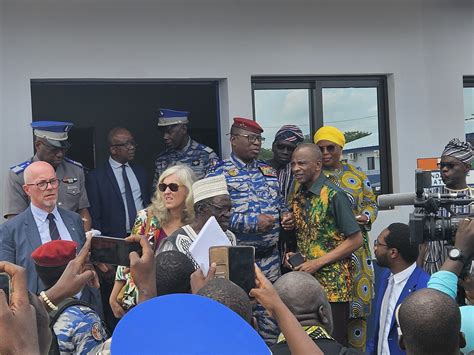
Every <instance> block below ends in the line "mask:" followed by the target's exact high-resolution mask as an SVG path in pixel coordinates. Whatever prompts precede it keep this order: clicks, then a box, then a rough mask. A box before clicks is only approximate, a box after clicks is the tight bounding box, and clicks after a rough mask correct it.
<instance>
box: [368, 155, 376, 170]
mask: <svg viewBox="0 0 474 355" xmlns="http://www.w3.org/2000/svg"><path fill="white" fill-rule="evenodd" d="M367 170H375V158H374V157H367Z"/></svg>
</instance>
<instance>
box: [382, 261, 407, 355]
mask: <svg viewBox="0 0 474 355" xmlns="http://www.w3.org/2000/svg"><path fill="white" fill-rule="evenodd" d="M415 268H416V263H413V264H412V265H410V266H409V267H407V268H406V269H405V270H403V271H400V272H398V273H396V274H390V277H389V279H388V285H387V288H386V289H385V293H384V295H383V299H382V306H381V307H380V319H379V341H378V344H377V354H378V355H390V348H389V346H388V334H389V333H390V325H391V324H392V319H393V316H394V313H393V312H394V311H395V305H396V304H397V301H398V299H399V298H400V295H401V294H402V291H403V288H404V287H405V285H406V283H407V281H408V279H409V278H410V276H411V274H412V273H413V271H415Z"/></svg>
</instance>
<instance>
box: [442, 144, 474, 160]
mask: <svg viewBox="0 0 474 355" xmlns="http://www.w3.org/2000/svg"><path fill="white" fill-rule="evenodd" d="M472 155H473V154H472V146H471V144H470V143H469V142H461V141H460V140H459V139H457V138H453V139H451V140H450V141H449V143H448V144H447V145H446V147H444V150H443V154H441V156H448V157H453V158H456V159H457V160H459V161H462V162H463V163H465V164H470V163H471V159H472Z"/></svg>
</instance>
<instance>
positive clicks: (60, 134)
mask: <svg viewBox="0 0 474 355" xmlns="http://www.w3.org/2000/svg"><path fill="white" fill-rule="evenodd" d="M73 125H74V123H71V122H60V121H35V122H32V123H31V127H32V128H33V134H34V135H35V136H36V137H38V138H43V139H45V140H46V141H47V142H48V143H49V144H51V145H52V146H53V147H56V148H63V149H67V148H69V147H70V146H71V144H70V143H69V142H68V140H67V139H68V132H69V131H70V129H71V127H72V126H73Z"/></svg>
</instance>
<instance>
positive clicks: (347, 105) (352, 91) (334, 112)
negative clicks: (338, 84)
mask: <svg viewBox="0 0 474 355" xmlns="http://www.w3.org/2000/svg"><path fill="white" fill-rule="evenodd" d="M322 100H323V122H324V125H330V126H335V127H337V128H339V129H340V130H341V131H343V132H344V135H345V136H346V146H345V147H344V151H343V153H342V158H341V159H343V160H345V161H347V162H348V163H349V164H352V165H354V166H356V167H357V168H359V169H360V170H362V171H363V172H364V173H365V174H367V176H368V178H369V180H370V182H371V183H372V186H373V188H374V191H375V192H380V191H381V186H380V155H379V129H378V105H377V102H378V101H377V88H375V87H369V88H354V87H348V88H323V89H322ZM369 158H372V159H369ZM369 162H370V164H369ZM372 162H373V163H372ZM369 165H370V166H369Z"/></svg>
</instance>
